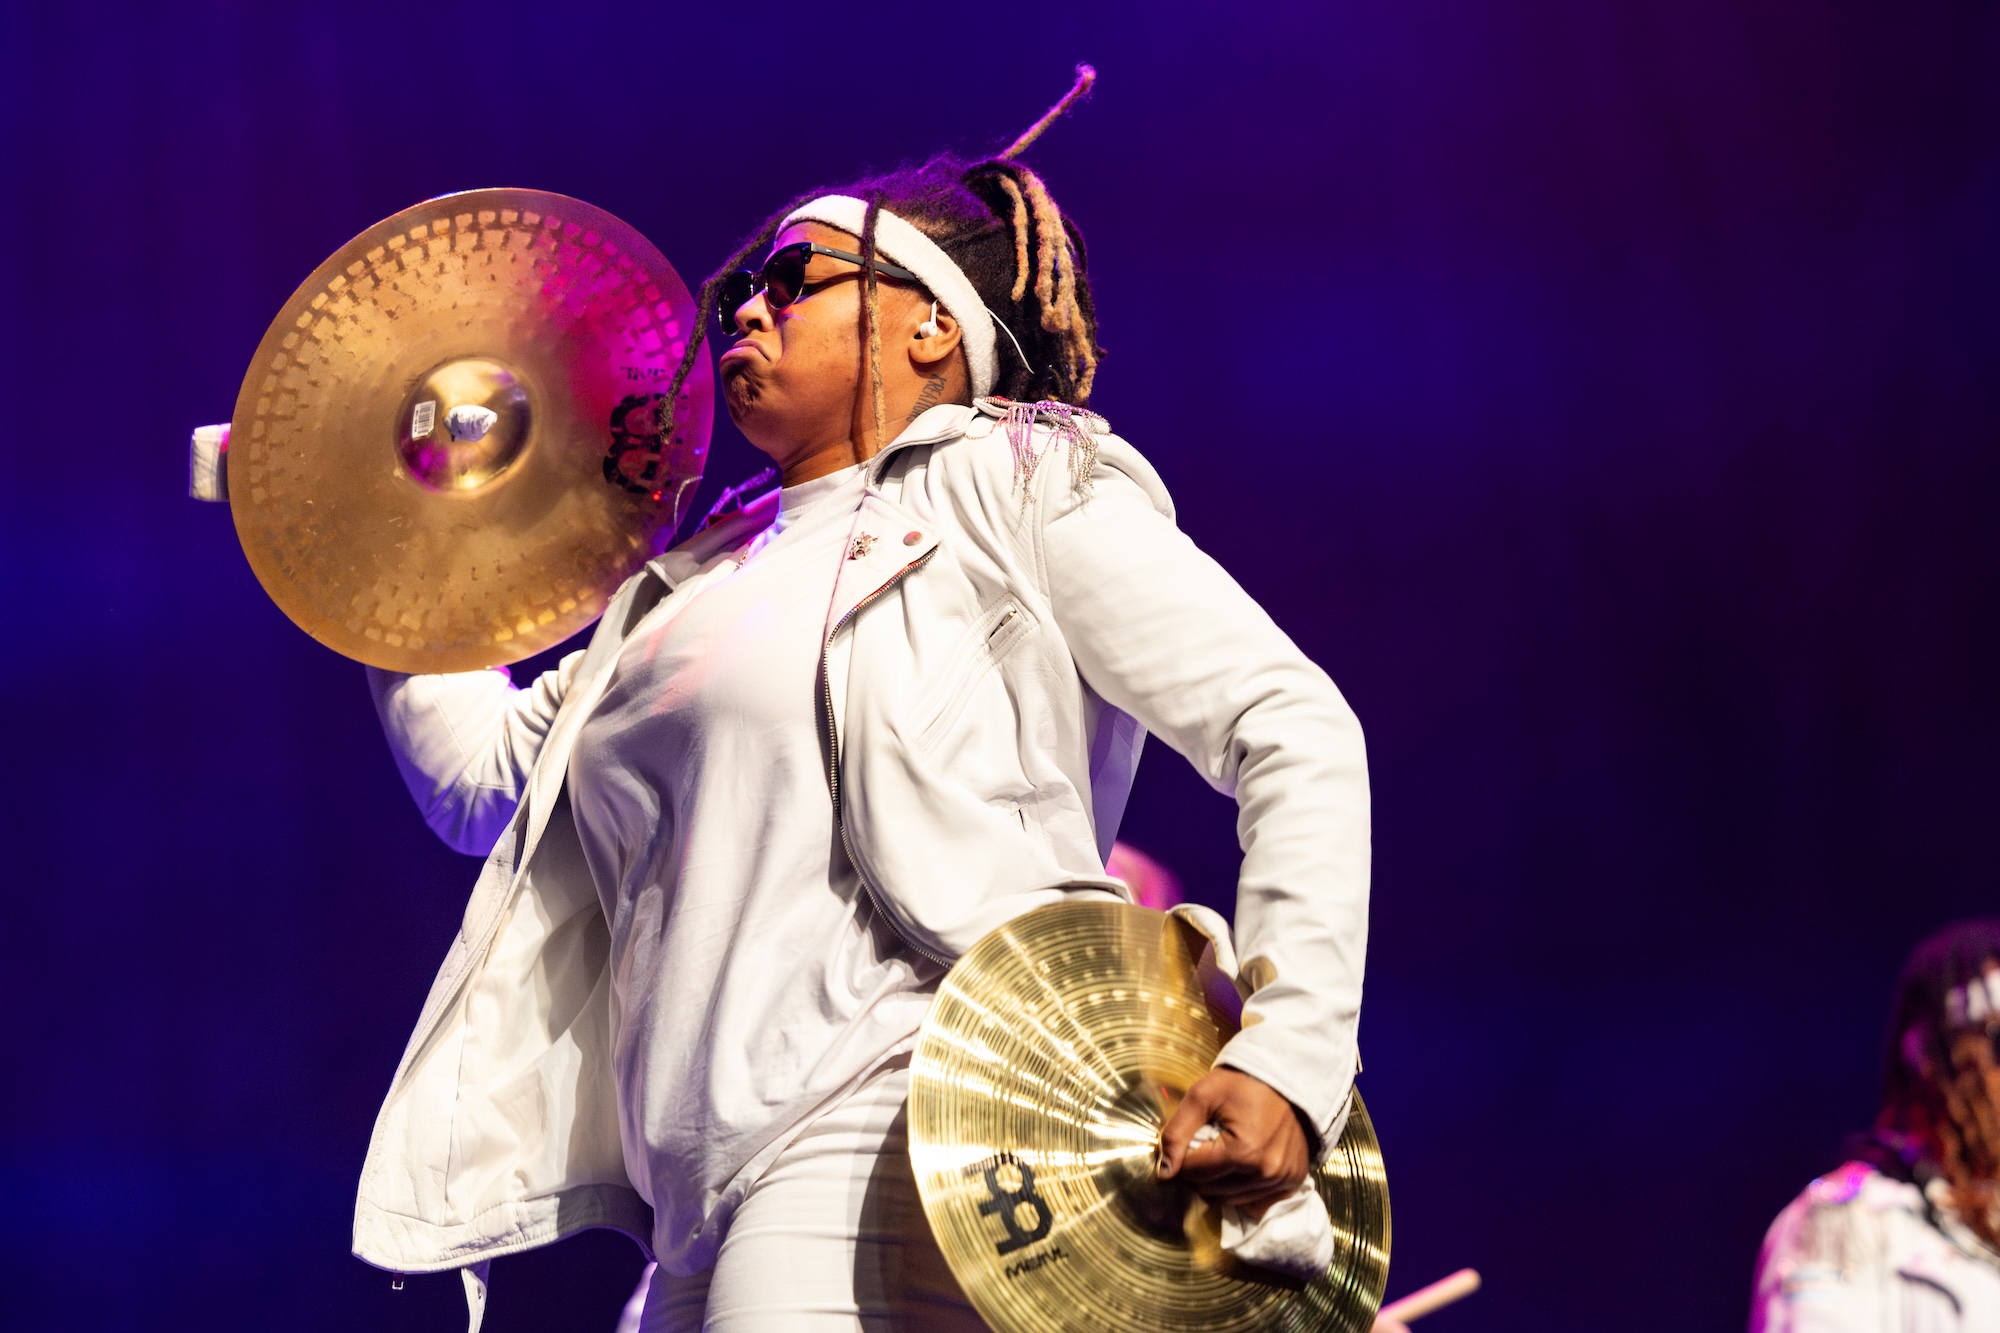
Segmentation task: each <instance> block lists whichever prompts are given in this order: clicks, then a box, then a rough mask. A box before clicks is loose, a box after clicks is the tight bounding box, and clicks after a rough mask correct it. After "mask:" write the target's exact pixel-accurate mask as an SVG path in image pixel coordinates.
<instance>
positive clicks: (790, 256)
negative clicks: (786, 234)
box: [764, 245, 812, 310]
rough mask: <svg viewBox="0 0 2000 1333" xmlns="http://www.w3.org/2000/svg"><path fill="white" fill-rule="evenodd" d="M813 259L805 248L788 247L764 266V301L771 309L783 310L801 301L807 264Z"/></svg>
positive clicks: (773, 256)
mask: <svg viewBox="0 0 2000 1333" xmlns="http://www.w3.org/2000/svg"><path fill="white" fill-rule="evenodd" d="M811 258H812V255H811V253H810V252H809V251H807V250H806V248H805V247H804V246H802V245H801V246H786V247H785V248H784V249H783V250H780V251H778V253H776V254H774V255H772V256H771V262H770V263H768V264H766V265H764V300H765V301H766V302H767V303H769V305H770V307H771V309H773V310H782V309H784V308H785V307H786V306H788V305H790V304H791V303H792V302H794V301H796V300H798V299H799V293H800V292H801V291H802V290H804V288H805V285H806V263H807V261H809V260H810V259H811Z"/></svg>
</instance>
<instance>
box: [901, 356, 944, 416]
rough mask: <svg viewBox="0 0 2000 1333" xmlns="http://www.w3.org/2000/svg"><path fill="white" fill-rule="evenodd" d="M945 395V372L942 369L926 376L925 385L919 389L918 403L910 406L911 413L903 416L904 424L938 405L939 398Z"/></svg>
mask: <svg viewBox="0 0 2000 1333" xmlns="http://www.w3.org/2000/svg"><path fill="white" fill-rule="evenodd" d="M943 397H944V372H943V371H941V370H940V371H939V372H938V373H937V374H935V375H926V376H924V387H923V388H921V389H919V390H918V391H917V401H916V404H915V405H914V406H913V407H911V408H910V415H908V416H906V417H904V418H903V424H904V425H906V426H907V425H909V424H910V423H911V422H913V421H915V420H916V419H917V418H918V417H920V416H922V415H923V414H924V413H926V412H928V411H930V410H931V409H932V408H933V407H936V406H937V405H938V400H939V399H941V398H943Z"/></svg>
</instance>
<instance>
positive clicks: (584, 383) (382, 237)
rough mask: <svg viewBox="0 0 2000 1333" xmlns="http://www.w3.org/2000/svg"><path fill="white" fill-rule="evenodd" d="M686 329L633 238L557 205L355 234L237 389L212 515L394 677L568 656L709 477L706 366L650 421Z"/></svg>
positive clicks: (670, 283)
mask: <svg viewBox="0 0 2000 1333" xmlns="http://www.w3.org/2000/svg"><path fill="white" fill-rule="evenodd" d="M694 312H695V306H694V299H693V297H692V296H691V295H690V294H689V292H688V290H687V287H686V286H685V284H683V283H682V282H681V280H680V277H679V275H677V274H676V273H675V272H674V270H673V268H672V266H671V265H669V264H668V263H667V261H666V259H665V257H663V256H662V255H661V254H660V252H659V251H658V250H657V249H656V248H654V246H653V245H652V243H651V242H649V241H648V240H646V238H645V237H644V236H642V235H641V234H640V233H639V232H638V231H636V230H635V229H633V228H632V227H631V226H629V225H627V224H626V223H624V222H622V221H620V220H619V219H618V218H616V217H613V216H612V215H611V214H609V213H607V212H605V211H604V210H603V209H600V208H595V207H593V206H591V205H589V204H586V203H584V202H582V201H581V200H577V199H570V198H567V197H565V196H563V195H559V194H551V193H548V192H546V191H541V190H521V189H493V190H469V191H466V192H464V193H462V194H451V195H445V196H442V197H441V198H437V199H432V200H429V201H427V202H425V203H422V204H418V205H416V206H415V207H413V208H408V209H405V210H403V211H402V212H400V213H398V214H396V215H395V216H394V217H390V218H387V219H385V220H383V221H382V222H379V223H377V224H375V225H374V226H372V227H370V228H368V229H367V230H366V231H364V232H362V233H361V234H360V235H359V236H357V237H355V238H354V239H353V240H352V241H349V242H348V243H347V244H346V245H344V246H342V247H341V248H340V249H339V250H338V251H336V252H335V253H334V254H333V255H332V256H331V257H329V258H328V259H327V260H326V262H325V263H323V264H321V265H320V266H319V267H318V268H317V269H315V270H314V271H313V273H312V276H310V277H309V278H307V279H306V280H305V282H304V283H303V284H301V285H300V287H299V289H298V290H297V291H296V292H294V293H293V294H292V296H291V299H290V300H288V301H286V303H285V305H284V307H283V309H281V310H280V311H279V312H278V315H277V318H275V319H274V320H272V322H271V325H270V328H269V329H268V330H267V331H266V333H265V334H264V337H263V340H262V342H260V343H259V344H258V347H257V354H256V356H255V357H254V358H253V359H252V360H251V363H250V368H249V370H248V371H247V372H246V373H245V375H244V377H243V387H242V390H241V392H240V393H239V394H238V396H237V400H236V413H235V417H234V418H233V420H232V421H231V425H230V437H229V450H230V485H229V494H230V506H231V509H232V510H233V512H234V515H235V520H236V532H237V536H238V537H239V539H240V540H241V541H242V543H243V551H244V554H245V556H246V557H248V559H249V561H250V566H251V569H252V570H253V571H254V572H255V573H256V575H257V578H258V580H259V582H261V583H262V584H263V585H264V588H265V590H266V591H267V592H269V593H270V595H271V597H272V600H274V601H275V602H277V604H278V606H279V607H280V608H281V609H282V610H283V611H284V612H285V614H287V615H288V616H290V617H291V618H292V620H293V621H295V622H296V623H297V624H298V625H299V626H300V627H301V628H302V629H304V630H305V631H306V632H307V633H308V634H311V635H312V636H313V637H314V638H316V639H318V640H320V641H321V642H322V643H325V644H326V645H327V646H328V647H330V648H333V649H334V650H335V651H337V652H340V653H344V654H345V655H347V656H349V657H352V658H356V659H358V660H360V661H363V662H367V663H370V664H372V665H374V666H379V667H385V668H388V669H391V670H396V671H407V672H420V671H425V672H428V671H468V670H473V669H476V668H479V667H485V666H498V665H503V664H505V663H508V662H514V661H518V660H520V659H521V658H524V657H528V656H531V655H532V654H534V653H537V652H540V651H541V650H542V649H544V648H548V647H552V646H554V645H555V644H558V643H560V642H562V641H563V640H564V639H566V638H568V637H569V636H570V635H572V634H574V633H575V632H576V631H577V630H579V629H581V628H582V627H583V626H585V625H587V624H589V623H590V622H591V621H592V620H593V619H595V618H596V617H597V616H598V614H599V613H601V612H602V610H603V608H604V605H605V603H606V601H607V600H608V599H609V597H610V594H611V593H612V591H614V590H615V589H616V588H617V587H618V585H619V584H620V583H622V582H623V581H624V580H625V579H626V578H628V577H630V576H631V575H632V574H633V573H634V572H635V571H637V569H638V568H639V566H640V565H642V564H644V563H645V561H647V560H648V559H650V558H651V557H652V556H653V555H654V554H656V553H657V551H658V549H659V548H660V546H661V545H662V544H664V542H665V541H666V540H667V539H668V538H670V537H671V535H672V533H673V530H674V527H675V526H676V523H677V521H678V519H679V516H680V513H681V511H682V510H683V509H684V507H685V505H686V503H687V501H688V500H689V499H690V498H691V497H692V495H693V492H694V489H695V486H696V484H697V483H698V482H699V480H700V478H701V470H702V465H703V463H704V461H705V460H706V457H707V453H708V440H709V428H710V424H711V421H712V418H713V414H714V382H713V371H712V370H711V368H710V366H709V363H708V360H707V358H706V357H705V356H704V357H698V358H697V360H696V362H695V366H694V370H693V372H692V373H691V374H690V375H689V377H688V380H687V383H686V385H685V386H684V387H683V388H682V391H681V393H680V394H679V397H678V401H676V402H675V403H674V404H672V405H671V411H667V410H666V409H667V407H668V405H667V404H666V403H665V401H664V393H665V390H666V387H667V385H668V383H669V382H670V381H671V378H672V375H673V370H674V367H675V366H676V365H677V364H678V363H679V361H680V359H681V356H682V353H683V352H684V351H685V350H686V347H687V340H688V339H690V338H696V339H698V338H699V337H700V336H701V330H699V329H698V328H696V327H695V318H694Z"/></svg>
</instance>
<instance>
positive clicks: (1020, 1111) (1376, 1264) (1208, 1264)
mask: <svg viewBox="0 0 2000 1333" xmlns="http://www.w3.org/2000/svg"><path fill="white" fill-rule="evenodd" d="M1203 943H1204V942H1203V941H1202V940H1201V939H1200V937H1199V936H1197V935H1195V934H1194V932H1193V931H1192V930H1191V929H1190V928H1188V927H1187V926H1185V925H1184V924H1182V923H1181V922H1180V921H1178V920H1176V919H1174V918H1171V917H1169V916H1167V915H1166V914H1164V913H1161V912H1155V911H1151V910H1149V909H1146V908H1141V907H1132V906H1128V905H1125V904H1122V903H1109V902H1099V901H1072V902H1064V903H1057V904H1054V905H1052V906H1048V907H1043V908H1039V909H1037V910H1036V911H1033V912H1029V913H1027V914H1026V915H1024V916H1021V917H1019V918H1017V919H1015V920H1014V921H1012V922H1010V923H1009V924H1007V925H1005V926H1002V927H1001V928H999V929H998V930H995V931H994V932H993V933H992V934H990V935H988V936H987V937H986V938H985V939H984V940H982V941H980V943H979V944H977V945H975V946H974V947H973V948H972V950H971V951H969V952H968V953H966V954H965V955H964V956H963V957H962V958H960V959H959V961H958V962H957V964H956V965H954V966H953V968H952V970H951V972H950V973H949V974H948V975H947V976H946V977H945V979H944V981H943V983H942V984H941V985H940V987H939V990H938V995H937V999H936V1000H935V1002H934V1003H933V1004H932V1006H931V1010H930V1013H929V1016H928V1017H927V1018H926V1020H925V1023H924V1027H923V1031H922V1034H921V1035H920V1037H919V1038H918V1043H917V1049H916V1053H915V1055H914V1056H913V1058H912V1064H911V1083H910V1100H909V1139H910V1159H911V1164H912V1166H913V1167H914V1169H915V1172H916V1177H917V1188H918V1192H919V1194H920V1195H921V1196H922V1198H923V1203H924V1211H925V1214H926V1215H927V1216H928V1217H929V1219H930V1223H931V1229H932V1231H933V1233H934V1234H935V1235H936V1237H937V1241H938V1244H939V1247H940V1248H941V1249H942V1250H943V1251H944V1255H945V1259H946V1261H947V1263H949V1264H950V1266H951V1270H952V1272H953V1274H954V1275H955V1276H956V1277H957V1278H958V1280H959V1284H960V1286H961V1287H963V1288H964V1290H965V1293H966V1295H967V1297H968V1298H969V1299H970V1300H971V1301H972V1303H973V1305H974V1306H975V1307H976V1308H977V1309H978V1311H979V1313H980V1315H981V1316H982V1317H983V1318H984V1319H985V1320H986V1322H987V1323H988V1324H990V1325H991V1326H992V1327H993V1328H994V1329H995V1330H998V1333H1102V1330H1105V1329H1147V1330H1187V1331H1188V1333H1194V1330H1203V1331H1204V1333H1206V1331H1208V1330H1252V1329H1257V1330H1264V1329H1272V1330H1328V1331H1330V1333H1364V1331H1365V1330H1367V1329H1368V1328H1369V1327H1370V1326H1371V1325H1372V1324H1373V1322H1374V1317H1375V1311H1376V1308H1377V1307H1378V1306H1379V1305H1380V1304H1381V1300H1382V1290H1383V1286H1384V1284H1385V1283H1386V1281H1387V1279H1388V1263H1389V1196H1388V1185H1387V1180H1386V1177H1385V1176H1384V1174H1383V1170H1382V1154H1381V1149H1380V1146H1379V1144H1378V1143H1377V1142H1376V1139H1375V1130H1374V1126H1373V1124H1372V1123H1371V1122H1370V1120H1369V1118H1368V1110H1367V1107H1365V1106H1364V1105H1363V1104H1362V1102H1361V1098H1360V1095H1359V1094H1358V1093H1357V1094H1356V1095H1355V1098H1354V1103H1353V1106H1352V1109H1351V1113H1350V1115H1349V1116H1348V1121H1347V1127H1346V1129H1345V1131H1344V1132H1343V1134H1342V1136H1341V1139H1340V1142H1339V1143H1338V1144H1337V1145H1335V1147H1334V1150H1333V1151H1332V1152H1331V1153H1329V1154H1328V1155H1327V1157H1326V1160H1325V1161H1324V1162H1322V1163H1321V1164H1320V1165H1318V1166H1317V1167H1315V1168H1314V1171H1313V1180H1314V1184H1315V1186H1316V1187H1317V1188H1318V1190H1319V1194H1320V1198H1321V1199H1322V1200H1323V1201H1324V1202H1325V1204H1326V1206H1327V1212H1328V1213H1329V1215H1330V1216H1331V1217H1332V1219H1333V1225H1334V1235H1335V1242H1336V1244H1335V1251H1334V1259H1333V1263H1332V1264H1331V1266H1330V1267H1329V1268H1328V1269H1327V1271H1326V1272H1325V1273H1323V1274H1322V1275H1321V1276H1320V1277H1318V1278H1316V1279H1315V1280H1313V1281H1312V1282H1310V1283H1306V1284H1304V1285H1299V1284H1295V1283H1290V1282H1287V1281H1286V1280H1284V1279H1282V1278H1280V1277H1278V1276H1276V1275H1274V1274H1271V1273H1268V1272H1266V1271H1264V1270H1260V1269H1256V1268H1252V1267H1250V1266H1248V1265H1244V1264H1241V1263H1239V1262H1237V1261H1236V1260H1234V1259H1233V1258H1231V1257H1230V1256H1228V1255H1227V1254H1226V1253H1224V1252H1223V1250H1222V1249H1221V1241H1220V1234H1219V1230H1220V1228H1219V1223H1218V1219H1217V1217H1216V1212H1215V1209H1214V1208H1213V1206H1212V1205H1210V1204H1208V1203H1207V1202H1206V1201H1204V1200H1202V1199H1200V1198H1199V1197H1198V1196H1197V1195H1195V1194H1194V1193H1193V1192H1192V1191H1191V1190H1190V1189H1189V1188H1187V1187H1186V1186H1184V1185H1182V1184H1180V1183H1179V1182H1177V1181H1170V1182H1162V1181H1160V1180H1158V1179H1157V1177H1156V1175H1155V1173H1154V1163H1155V1160H1156V1152H1157V1146H1158V1142H1159V1135H1160V1130H1161V1128H1162V1127H1163V1126H1164V1124H1165V1122H1166V1119H1167V1117H1168V1115H1169V1114H1170V1113H1171V1111H1172V1109H1173V1107H1174V1106H1176V1105H1178V1103H1179V1101H1180V1098H1181V1097H1182V1096H1183V1095H1185V1093H1186V1090H1187V1088H1188V1087H1189V1085H1191V1084H1192V1083H1193V1082H1194V1081H1195V1080H1196V1079H1198V1078H1200V1077H1201V1076H1202V1075H1203V1074H1205V1073H1207V1072H1208V1070H1209V1069H1210V1067H1211V1066H1212V1064H1213V1062H1214V1060H1215V1057H1216V1054H1217V1052H1219V1051H1220V1050H1221V1048H1222V1045H1223V1043H1224V1042H1226V1041H1227V1040H1228V1039H1229V1038H1230V1037H1231V1036H1233V1035H1234V1034H1235V1032H1236V1024H1235V1021H1234V1020H1233V1018H1231V1017H1230V1016H1229V1015H1228V1014H1227V1013H1225V1012H1223V1011H1222V1010H1221V1009H1219V1008H1218V1007H1217V1006H1216V1005H1215V1004H1213V1003H1212V1002H1211V1001H1210V1000H1209V998H1208V995H1207V994H1206V992H1205V990H1204V986H1203V979H1202V976H1201V973H1200V967H1199V964H1200V959H1201V949H1202V945H1203Z"/></svg>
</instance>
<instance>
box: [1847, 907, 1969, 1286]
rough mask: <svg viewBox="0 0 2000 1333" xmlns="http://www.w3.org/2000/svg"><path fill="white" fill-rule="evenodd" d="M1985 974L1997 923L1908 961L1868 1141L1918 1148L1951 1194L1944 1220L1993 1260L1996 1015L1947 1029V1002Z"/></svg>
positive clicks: (1951, 936)
mask: <svg viewBox="0 0 2000 1333" xmlns="http://www.w3.org/2000/svg"><path fill="white" fill-rule="evenodd" d="M1995 966H2000V918H1985V919H1981V920H1975V921H1961V922H1959V923H1958V924H1957V925H1954V926H1950V927H1948V928H1946V929H1945V930H1942V931H1939V932H1938V933H1937V934H1935V935H1932V936H1931V937H1930V938H1929V939H1926V940H1925V941H1924V942H1923V943H1922V944H1919V945H1918V946H1917V948H1916V950H1915V951H1914V952H1913V953H1912V954H1911V955H1910V961H1909V962H1908V963H1907V964H1906V965H1905V966H1904V968H1903V975H1902V977H1901V978H1900V979H1899V980H1898V981H1897V983H1896V1003H1895V1008H1894V1011H1893V1013H1892V1017H1891V1021H1890V1023H1889V1033H1888V1044H1887V1049H1886V1050H1885V1051H1884V1053H1883V1061H1882V1114H1881V1117H1880V1119H1878V1120H1877V1122H1876V1131H1877V1133H1878V1134H1888V1135H1893V1136H1897V1137H1900V1138H1906V1139H1908V1140H1909V1141H1910V1142H1911V1143H1912V1145H1913V1146H1916V1147H1919V1148H1920V1149H1921V1150H1922V1152H1923V1154H1924V1155H1925V1156H1926V1157H1928V1158H1930V1159H1931V1160H1932V1161H1933V1162H1934V1163H1935V1165H1936V1168H1937V1170H1938V1173H1939V1174H1940V1175H1941V1176H1942V1177H1943V1178H1944V1182H1945V1184H1947V1185H1948V1186H1950V1187H1951V1192H1952V1200H1953V1203H1952V1211H1953V1213H1954V1214H1956V1215H1957V1217H1958V1218H1959V1220H1960V1221H1962V1222H1963V1223H1964V1224H1965V1225H1966V1226H1967V1227H1968V1228H1970V1229H1971V1230H1972V1231H1973V1232H1974V1233H1975V1234H1977V1235H1978V1236H1979V1238H1980V1239H1981V1240H1983V1241H1984V1242H1985V1243H1986V1244H1987V1245H1989V1246H1991V1247H1992V1248H1994V1249H1996V1250H2000V1053H1996V1050H1995V1046H1996V1043H2000V1015H1988V1018H1987V1022H1986V1023H1985V1024H1984V1025H1983V1026H1982V1025H1980V1024H1978V1023H1974V1024H1970V1025H1966V1024H1963V1023H1961V1024H1960V1025H1959V1026H1957V1027H1953V1026H1952V1025H1951V1021H1950V1004H1949V1001H1948V999H1947V997H1948V996H1949V995H1950V994H1951V993H1952V992H1953V991H1954V990H1957V989H1959V988H1960V987H1963V986H1966V985H1967V984H1968V983H1974V982H1977V981H1978V980H1980V979H1981V978H1983V977H1984V976H1985V974H1986V971H1987V969H1989V968H1991V967H1995ZM1912 1056H1916V1057H1919V1058H1920V1059H1921V1061H1922V1063H1923V1064H1924V1065H1925V1066H1927V1067H1928V1072H1926V1071H1925V1070H1924V1069H1919V1068H1917V1067H1916V1066H1915V1065H1914V1064H1913V1063H1912V1059H1911V1057H1912Z"/></svg>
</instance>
